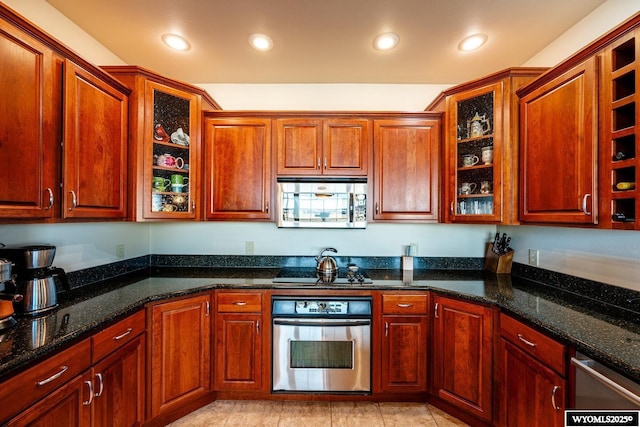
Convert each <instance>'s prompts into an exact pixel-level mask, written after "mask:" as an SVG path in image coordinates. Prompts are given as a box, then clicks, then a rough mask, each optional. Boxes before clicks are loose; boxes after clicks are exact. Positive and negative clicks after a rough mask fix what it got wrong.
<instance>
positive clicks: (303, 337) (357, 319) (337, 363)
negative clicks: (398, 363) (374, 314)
mask: <svg viewBox="0 0 640 427" xmlns="http://www.w3.org/2000/svg"><path fill="white" fill-rule="evenodd" d="M272 327H273V334H272V337H273V343H272V365H273V366H272V368H273V369H272V386H271V389H272V391H273V392H344V393H360V394H363V393H364V394H367V393H371V298H369V297H335V298H330V297H322V298H318V297H287V296H282V297H280V296H274V297H273V299H272Z"/></svg>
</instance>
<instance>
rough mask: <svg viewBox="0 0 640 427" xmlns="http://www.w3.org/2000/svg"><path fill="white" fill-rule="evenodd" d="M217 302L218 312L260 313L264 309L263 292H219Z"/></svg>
mask: <svg viewBox="0 0 640 427" xmlns="http://www.w3.org/2000/svg"><path fill="white" fill-rule="evenodd" d="M216 303H217V307H218V313H260V312H261V311H262V293H260V292H218V293H217V294H216Z"/></svg>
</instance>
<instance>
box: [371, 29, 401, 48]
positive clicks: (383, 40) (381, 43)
mask: <svg viewBox="0 0 640 427" xmlns="http://www.w3.org/2000/svg"><path fill="white" fill-rule="evenodd" d="M398 43H400V37H399V36H398V35H397V34H396V33H382V34H378V35H377V36H376V37H375V38H374V39H373V47H375V48H376V49H378V50H391V49H393V48H394V47H396V46H398Z"/></svg>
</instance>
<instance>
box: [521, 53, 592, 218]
mask: <svg viewBox="0 0 640 427" xmlns="http://www.w3.org/2000/svg"><path fill="white" fill-rule="evenodd" d="M597 96H598V61H597V57H591V58H589V59H588V60H586V61H585V62H583V63H581V64H579V65H577V66H576V67H574V68H572V69H571V70H569V71H567V72H566V73H564V74H562V75H560V76H558V77H557V78H555V79H553V80H551V81H549V82H548V83H546V84H544V85H541V86H539V87H536V88H535V89H534V90H532V91H527V92H526V93H524V92H523V93H522V99H521V100H520V120H521V128H522V131H521V141H520V170H521V172H522V177H521V178H522V179H521V182H520V191H521V197H520V219H521V220H522V221H523V222H552V223H572V224H595V223H597V221H598V213H597V207H598V204H597V198H598V193H597V176H598V175H597V160H596V159H597V147H598V118H597V110H598V108H597V106H598V104H597V102H598V100H597Z"/></svg>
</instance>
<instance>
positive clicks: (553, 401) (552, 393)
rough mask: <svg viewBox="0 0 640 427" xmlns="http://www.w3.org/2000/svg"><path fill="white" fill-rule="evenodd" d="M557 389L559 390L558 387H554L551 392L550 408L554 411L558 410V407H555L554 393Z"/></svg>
mask: <svg viewBox="0 0 640 427" xmlns="http://www.w3.org/2000/svg"><path fill="white" fill-rule="evenodd" d="M559 389H560V386H557V385H554V386H553V391H552V392H551V406H553V409H555V410H556V411H559V410H560V407H559V406H558V405H556V393H557V392H558V390H559Z"/></svg>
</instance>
